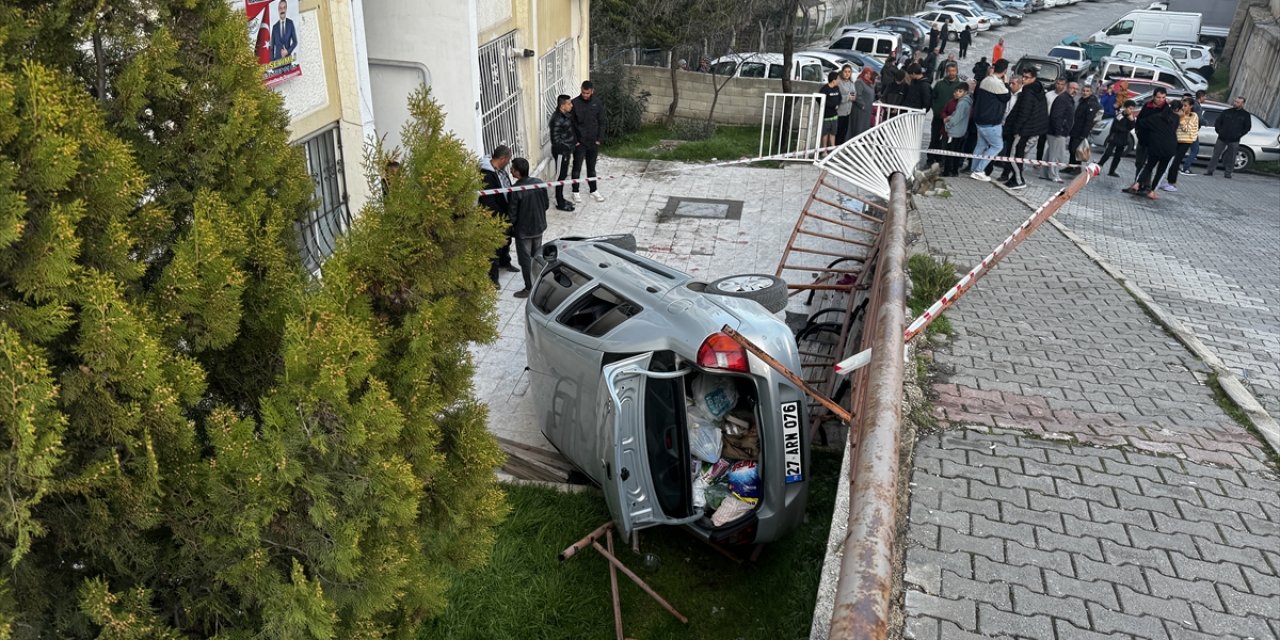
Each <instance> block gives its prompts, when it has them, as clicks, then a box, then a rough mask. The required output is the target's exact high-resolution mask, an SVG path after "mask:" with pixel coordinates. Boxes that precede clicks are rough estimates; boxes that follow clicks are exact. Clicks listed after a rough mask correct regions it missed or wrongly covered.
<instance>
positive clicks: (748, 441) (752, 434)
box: [720, 426, 760, 460]
mask: <svg viewBox="0 0 1280 640" xmlns="http://www.w3.org/2000/svg"><path fill="white" fill-rule="evenodd" d="M720 440H721V448H720V455H722V456H724V457H726V458H728V459H730V460H759V459H760V433H759V432H757V431H756V429H755V427H754V426H753V427H751V429H750V430H749V431H747V432H745V433H740V434H738V435H729V434H727V433H726V434H725V435H724V436H723V437H722V438H721V439H720Z"/></svg>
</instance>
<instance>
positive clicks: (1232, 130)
mask: <svg viewBox="0 0 1280 640" xmlns="http://www.w3.org/2000/svg"><path fill="white" fill-rule="evenodd" d="M1252 128H1253V118H1251V117H1249V112H1248V111H1245V110H1244V109H1237V108H1235V107H1232V108H1230V109H1227V110H1225V111H1223V112H1222V113H1220V114H1218V120H1217V122H1214V123H1213V129H1214V131H1216V132H1217V133H1218V140H1220V141H1222V142H1240V138H1243V137H1244V135H1245V134H1246V133H1249V130H1250V129H1252Z"/></svg>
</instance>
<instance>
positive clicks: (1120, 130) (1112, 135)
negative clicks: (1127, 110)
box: [1107, 112, 1137, 146]
mask: <svg viewBox="0 0 1280 640" xmlns="http://www.w3.org/2000/svg"><path fill="white" fill-rule="evenodd" d="M1136 124H1137V123H1136V122H1134V120H1133V119H1131V118H1127V117H1125V116H1124V115H1123V114H1122V113H1119V112H1117V113H1116V119H1115V120H1112V121H1111V131H1109V132H1107V144H1114V145H1117V146H1121V145H1123V146H1128V145H1129V132H1131V131H1133V127H1134V126H1135V125H1136Z"/></svg>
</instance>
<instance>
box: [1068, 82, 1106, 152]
mask: <svg viewBox="0 0 1280 640" xmlns="http://www.w3.org/2000/svg"><path fill="white" fill-rule="evenodd" d="M1081 92H1082V93H1081V96H1080V103H1079V104H1077V105H1076V113H1075V117H1074V123H1073V124H1072V125H1071V142H1070V143H1069V144H1068V145H1067V148H1068V149H1070V150H1071V158H1072V161H1073V162H1083V161H1084V157H1083V155H1082V154H1081V153H1080V145H1081V144H1082V143H1084V142H1085V140H1087V139H1088V138H1089V134H1090V133H1091V132H1093V124H1094V122H1096V121H1097V119H1098V112H1100V111H1102V103H1100V102H1098V96H1095V95H1093V86H1092V85H1089V84H1086V85H1084V88H1082V89H1081Z"/></svg>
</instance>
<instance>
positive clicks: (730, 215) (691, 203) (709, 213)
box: [658, 196, 742, 221]
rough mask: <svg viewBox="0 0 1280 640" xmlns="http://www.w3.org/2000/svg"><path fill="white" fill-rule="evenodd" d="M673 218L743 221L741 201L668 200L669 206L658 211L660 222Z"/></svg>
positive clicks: (673, 198)
mask: <svg viewBox="0 0 1280 640" xmlns="http://www.w3.org/2000/svg"><path fill="white" fill-rule="evenodd" d="M671 218H700V219H703V220H741V219H742V201H741V200H714V199H709V198H682V197H678V196H671V197H669V198H667V206H665V207H663V208H662V209H660V210H659V211H658V220H659V221H664V220H669V219H671Z"/></svg>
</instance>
